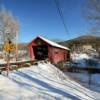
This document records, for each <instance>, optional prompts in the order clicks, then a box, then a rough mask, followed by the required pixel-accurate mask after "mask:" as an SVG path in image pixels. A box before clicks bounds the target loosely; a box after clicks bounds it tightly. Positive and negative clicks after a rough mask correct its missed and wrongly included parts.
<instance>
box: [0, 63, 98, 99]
mask: <svg viewBox="0 0 100 100" xmlns="http://www.w3.org/2000/svg"><path fill="white" fill-rule="evenodd" d="M0 100H100V93H97V92H93V91H91V90H88V89H86V88H85V87H83V86H81V85H80V84H78V83H77V82H75V81H73V80H71V79H70V78H69V77H67V76H66V75H64V74H63V73H62V72H61V71H60V70H59V69H57V68H56V67H55V66H54V65H52V64H50V63H48V64H46V63H39V64H38V65H34V66H31V67H29V68H22V69H19V70H18V71H13V72H11V73H10V74H9V77H7V76H6V75H5V73H3V74H2V75H0Z"/></svg>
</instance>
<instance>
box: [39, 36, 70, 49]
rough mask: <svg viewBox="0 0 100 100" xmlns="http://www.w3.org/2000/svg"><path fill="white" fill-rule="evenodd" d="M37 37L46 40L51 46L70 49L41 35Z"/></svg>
mask: <svg viewBox="0 0 100 100" xmlns="http://www.w3.org/2000/svg"><path fill="white" fill-rule="evenodd" d="M38 38H40V39H42V40H43V41H45V42H47V43H48V44H50V45H51V46H54V47H57V48H61V49H65V50H70V49H69V48H68V47H65V46H62V45H60V44H58V43H56V42H53V41H51V40H48V39H46V38H44V37H42V36H38Z"/></svg>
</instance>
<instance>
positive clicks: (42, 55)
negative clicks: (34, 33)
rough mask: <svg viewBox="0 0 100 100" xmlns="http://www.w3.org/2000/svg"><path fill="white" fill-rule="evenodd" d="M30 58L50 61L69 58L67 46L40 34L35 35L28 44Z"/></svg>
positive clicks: (55, 61)
mask: <svg viewBox="0 0 100 100" xmlns="http://www.w3.org/2000/svg"><path fill="white" fill-rule="evenodd" d="M28 47H29V53H30V58H31V60H35V59H37V60H45V59H49V60H50V61H51V63H54V64H56V63H58V62H59V61H63V60H69V58H70V52H69V49H68V48H67V47H64V46H62V45H59V44H57V43H55V42H52V41H50V40H48V39H45V38H43V37H41V36H38V37H36V38H35V39H34V40H33V41H32V42H31V43H29V45H28Z"/></svg>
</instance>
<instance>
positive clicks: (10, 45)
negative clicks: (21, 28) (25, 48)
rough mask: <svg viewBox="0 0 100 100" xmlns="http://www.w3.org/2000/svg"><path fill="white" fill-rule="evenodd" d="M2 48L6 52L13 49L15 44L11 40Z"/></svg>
mask: <svg viewBox="0 0 100 100" xmlns="http://www.w3.org/2000/svg"><path fill="white" fill-rule="evenodd" d="M4 50H5V51H6V52H12V51H13V50H15V45H14V44H13V43H11V42H7V43H5V44H4Z"/></svg>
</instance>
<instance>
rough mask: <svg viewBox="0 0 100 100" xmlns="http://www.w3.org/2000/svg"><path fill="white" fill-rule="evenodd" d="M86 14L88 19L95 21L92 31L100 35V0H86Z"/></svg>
mask: <svg viewBox="0 0 100 100" xmlns="http://www.w3.org/2000/svg"><path fill="white" fill-rule="evenodd" d="M84 16H85V18H86V19H87V20H88V21H91V22H93V27H92V28H91V30H90V32H91V33H92V34H94V33H95V34H98V35H100V0H86V4H85V6H84Z"/></svg>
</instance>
